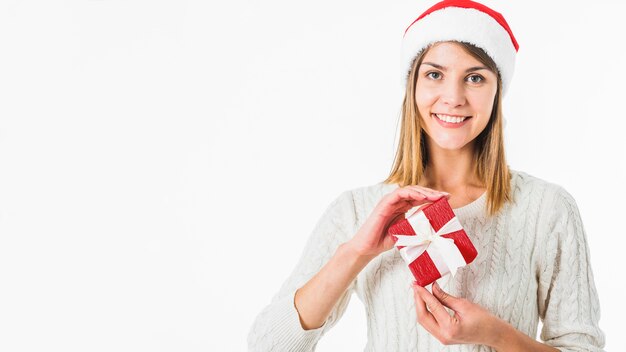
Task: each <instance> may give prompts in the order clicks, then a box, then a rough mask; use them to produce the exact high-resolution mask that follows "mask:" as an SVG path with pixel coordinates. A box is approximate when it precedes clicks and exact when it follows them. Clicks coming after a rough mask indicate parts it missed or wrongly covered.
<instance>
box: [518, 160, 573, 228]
mask: <svg viewBox="0 0 626 352" xmlns="http://www.w3.org/2000/svg"><path fill="white" fill-rule="evenodd" d="M511 189H512V191H513V192H512V193H513V204H514V206H515V207H516V208H517V209H518V210H519V211H520V212H523V213H524V214H525V216H528V217H530V218H535V219H536V221H537V225H538V226H539V227H540V228H542V229H543V230H545V231H551V230H553V229H555V228H556V227H560V226H562V225H564V224H567V223H574V224H576V225H577V226H582V221H581V220H580V212H579V210H578V205H577V204H576V200H575V199H574V197H573V196H572V195H571V194H570V193H569V192H568V191H567V190H566V189H565V188H564V187H563V186H561V185H559V184H557V183H554V182H549V181H546V180H543V179H541V178H538V177H536V176H532V175H529V174H528V173H525V172H521V171H513V170H512V171H511Z"/></svg>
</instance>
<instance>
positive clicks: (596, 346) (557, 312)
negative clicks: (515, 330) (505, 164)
mask: <svg viewBox="0 0 626 352" xmlns="http://www.w3.org/2000/svg"><path fill="white" fill-rule="evenodd" d="M554 199H555V200H554V202H555V203H554V206H553V209H555V210H554V215H553V220H552V221H551V222H550V227H551V231H549V232H548V233H549V237H548V238H547V239H546V241H545V242H546V245H545V252H544V253H543V255H544V262H543V265H542V266H543V268H542V269H543V270H542V272H541V273H540V274H539V288H538V302H537V303H538V307H539V316H540V317H541V319H542V321H543V328H542V330H541V339H542V340H544V341H545V342H546V343H547V344H549V345H550V346H554V347H556V348H558V349H560V350H561V351H602V350H603V348H604V343H605V337H604V333H603V332H602V330H600V327H599V325H598V322H599V320H600V303H599V299H598V294H597V291H596V287H595V283H594V278H593V272H592V269H591V260H590V253H589V247H588V245H587V236H586V233H585V230H584V228H583V224H582V220H581V217H580V213H579V211H578V207H577V205H576V202H575V201H574V199H573V198H572V197H571V195H569V193H567V192H566V191H565V190H564V189H562V188H559V189H558V191H557V194H556V196H555V198H554Z"/></svg>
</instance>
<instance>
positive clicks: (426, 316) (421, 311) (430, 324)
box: [413, 283, 439, 334]
mask: <svg viewBox="0 0 626 352" xmlns="http://www.w3.org/2000/svg"><path fill="white" fill-rule="evenodd" d="M418 288H422V287H420V286H419V285H417V284H415V283H414V284H413V298H414V299H415V311H416V313H417V320H418V322H419V323H420V324H422V326H423V327H424V328H426V330H428V332H430V333H431V334H433V333H434V332H435V331H437V330H438V329H439V325H438V324H437V320H436V319H435V317H434V316H433V315H432V314H431V313H430V312H429V311H428V308H427V307H426V302H424V300H423V299H422V297H421V296H420V295H419V293H418V292H417V290H418Z"/></svg>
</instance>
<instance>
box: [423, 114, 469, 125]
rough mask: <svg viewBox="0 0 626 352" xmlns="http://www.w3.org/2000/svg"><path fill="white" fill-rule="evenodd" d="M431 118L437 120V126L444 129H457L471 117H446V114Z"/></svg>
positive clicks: (435, 115)
mask: <svg viewBox="0 0 626 352" xmlns="http://www.w3.org/2000/svg"><path fill="white" fill-rule="evenodd" d="M431 116H432V117H433V118H434V119H435V120H437V122H438V123H439V125H441V126H443V127H446V128H458V127H461V126H463V125H465V124H466V123H467V121H469V120H471V119H472V117H471V116H460V115H446V114H431Z"/></svg>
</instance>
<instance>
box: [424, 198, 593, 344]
mask: <svg viewBox="0 0 626 352" xmlns="http://www.w3.org/2000/svg"><path fill="white" fill-rule="evenodd" d="M553 198H554V204H547V207H546V209H550V210H549V211H550V214H548V210H546V214H548V215H547V216H551V218H550V219H548V220H547V221H546V222H545V226H546V228H545V229H544V231H541V232H542V233H545V234H547V238H546V239H545V240H544V241H540V242H539V243H541V246H542V250H543V251H544V253H543V254H542V256H543V262H542V263H541V271H542V272H541V273H538V278H539V288H538V302H537V303H538V305H537V306H538V308H539V315H540V317H541V319H542V320H543V329H542V332H541V339H542V340H543V341H544V342H545V343H541V342H538V341H535V339H533V338H531V337H529V336H527V335H525V334H524V333H522V332H520V331H519V330H517V329H515V328H514V327H513V326H511V325H510V324H509V323H507V322H506V321H504V320H502V319H500V318H498V317H496V316H495V315H493V314H491V313H490V312H489V311H487V310H486V309H484V308H482V307H480V306H479V305H477V304H474V303H472V302H470V301H468V300H466V299H463V298H458V297H453V296H451V295H449V294H448V293H446V292H444V291H443V290H441V288H440V287H439V286H438V285H433V293H432V294H431V293H430V292H428V291H427V290H426V289H425V288H423V287H420V286H417V285H414V287H413V288H414V290H415V295H414V297H415V306H416V311H417V317H418V321H419V323H420V324H421V325H423V326H424V327H425V328H426V329H427V330H428V331H429V332H430V333H431V334H432V335H433V336H435V337H436V338H437V339H438V340H439V341H441V342H442V343H443V344H445V345H452V344H459V343H473V344H481V345H486V346H490V347H493V348H495V349H497V350H498V351H501V352H504V351H507V352H514V351H572V352H573V351H595V352H597V351H602V348H603V347H604V334H603V333H602V331H601V330H600V328H599V326H598V320H599V318H600V306H599V303H598V296H597V293H596V289H595V285H594V281H593V274H592V272H591V264H590V261H589V249H588V247H587V240H586V236H585V232H584V230H583V226H582V222H581V220H580V215H579V213H578V209H577V207H576V203H575V202H574V200H573V198H571V196H570V195H569V194H568V193H567V192H565V191H564V190H563V189H562V188H558V189H556V194H555V196H554V197H553ZM444 306H445V307H448V308H450V309H452V311H453V312H454V314H453V315H452V316H451V315H450V314H449V313H448V312H447V311H446V310H445V308H444Z"/></svg>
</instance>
